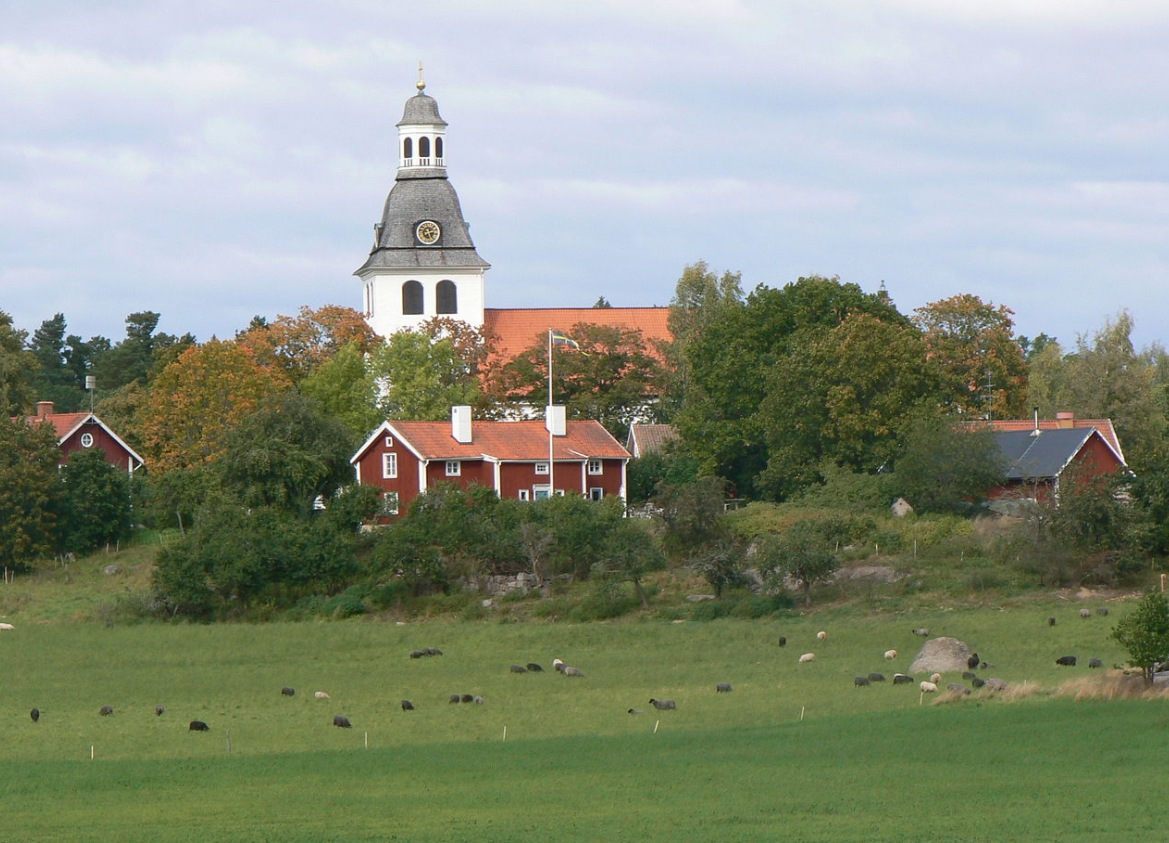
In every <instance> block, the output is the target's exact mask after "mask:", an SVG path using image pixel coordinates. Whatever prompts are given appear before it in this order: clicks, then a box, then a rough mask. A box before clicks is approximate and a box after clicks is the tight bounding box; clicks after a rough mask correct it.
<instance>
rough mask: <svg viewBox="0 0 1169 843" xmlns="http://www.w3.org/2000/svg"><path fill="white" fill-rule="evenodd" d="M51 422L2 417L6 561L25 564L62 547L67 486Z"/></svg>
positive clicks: (0, 484) (1, 542)
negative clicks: (59, 544) (61, 523)
mask: <svg viewBox="0 0 1169 843" xmlns="http://www.w3.org/2000/svg"><path fill="white" fill-rule="evenodd" d="M59 458H60V451H59V450H58V448H57V436H56V433H54V431H53V428H52V427H51V426H50V425H48V424H36V425H29V424H27V423H26V422H25V421H24V420H23V419H16V420H10V419H9V418H8V417H7V416H3V417H0V564H3V565H4V566H6V567H8V568H24V567H26V566H27V565H28V563H29V562H30V561H32V560H34V559H37V558H39V557H43V556H48V555H51V554H52V552H53V550H54V547H55V545H56V535H57V533H56V531H57V528H58V514H59V512H60V510H61V496H62V491H63V488H62V484H61V481H60V479H59V478H58V475H57V460H58V459H59Z"/></svg>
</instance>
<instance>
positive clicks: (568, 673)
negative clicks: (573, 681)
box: [560, 665, 584, 679]
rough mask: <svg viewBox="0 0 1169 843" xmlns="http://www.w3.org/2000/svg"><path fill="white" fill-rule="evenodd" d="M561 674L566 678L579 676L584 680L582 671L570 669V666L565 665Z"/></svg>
mask: <svg viewBox="0 0 1169 843" xmlns="http://www.w3.org/2000/svg"><path fill="white" fill-rule="evenodd" d="M560 672H561V673H563V674H564V675H565V676H579V677H580V678H582V679H583V678H584V673H583V671H581V670H580V669H579V668H575V667H569V666H568V665H565V666H564V669H563V670H562V671H560Z"/></svg>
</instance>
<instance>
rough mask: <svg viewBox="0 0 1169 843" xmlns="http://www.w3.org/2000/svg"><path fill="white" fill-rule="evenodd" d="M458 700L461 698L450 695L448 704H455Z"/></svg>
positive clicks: (456, 695)
mask: <svg viewBox="0 0 1169 843" xmlns="http://www.w3.org/2000/svg"><path fill="white" fill-rule="evenodd" d="M460 699H461V697H460V696H459V695H458V694H451V698H450V702H451V703H457V702H458V701H459V700H460Z"/></svg>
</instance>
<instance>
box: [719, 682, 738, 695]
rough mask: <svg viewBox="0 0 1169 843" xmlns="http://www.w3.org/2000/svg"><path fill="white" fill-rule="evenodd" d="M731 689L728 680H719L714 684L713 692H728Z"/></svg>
mask: <svg viewBox="0 0 1169 843" xmlns="http://www.w3.org/2000/svg"><path fill="white" fill-rule="evenodd" d="M733 690H734V688H732V687H731V683H730V682H719V683H718V684H716V685H715V686H714V692H715V693H716V694H729V693H730V692H731V691H733Z"/></svg>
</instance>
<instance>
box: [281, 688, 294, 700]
mask: <svg viewBox="0 0 1169 843" xmlns="http://www.w3.org/2000/svg"><path fill="white" fill-rule="evenodd" d="M280 695H281V696H282V697H295V696H296V688H289V687H288V686H287V685H285V686H284V687H283V688H281V689H280Z"/></svg>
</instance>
